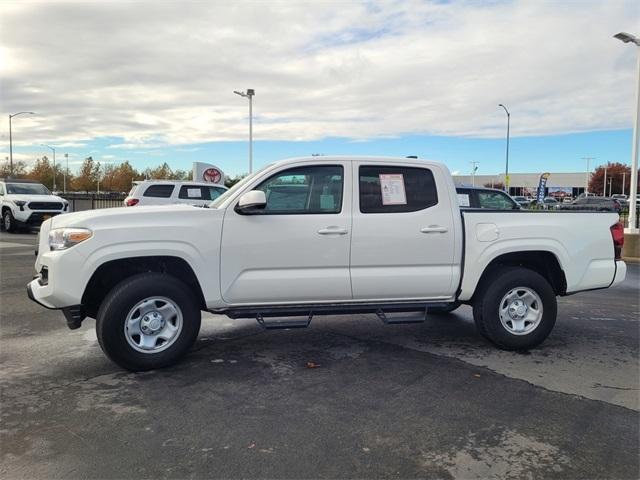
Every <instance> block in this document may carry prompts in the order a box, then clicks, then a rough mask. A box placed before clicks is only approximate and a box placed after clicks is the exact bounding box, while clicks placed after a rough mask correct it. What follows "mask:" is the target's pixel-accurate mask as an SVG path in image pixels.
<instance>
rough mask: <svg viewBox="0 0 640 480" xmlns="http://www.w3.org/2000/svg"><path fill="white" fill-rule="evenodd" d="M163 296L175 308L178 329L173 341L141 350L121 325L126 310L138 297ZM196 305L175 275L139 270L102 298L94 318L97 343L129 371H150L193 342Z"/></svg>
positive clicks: (173, 360)
mask: <svg viewBox="0 0 640 480" xmlns="http://www.w3.org/2000/svg"><path fill="white" fill-rule="evenodd" d="M154 296H156V297H164V298H167V299H169V300H171V301H172V302H173V303H175V304H176V305H177V307H179V310H180V313H181V314H182V329H181V330H180V332H179V333H178V334H177V337H176V338H175V340H173V343H172V344H171V345H170V346H169V347H167V348H166V349H165V350H162V351H160V352H156V353H142V352H139V351H137V350H135V349H134V348H133V347H132V346H131V345H130V344H129V342H128V341H127V338H126V336H125V332H124V325H125V322H126V321H127V316H128V314H129V312H130V311H131V310H132V309H133V308H134V307H135V306H136V305H137V304H138V303H139V302H141V301H142V300H144V299H147V298H152V297H154ZM199 331H200V308H199V306H198V300H197V298H196V296H195V295H194V294H193V293H192V292H191V290H190V289H189V288H188V287H187V286H186V285H185V284H184V283H182V282H181V281H180V280H178V279H177V278H175V277H173V276H171V275H166V274H162V273H142V274H139V275H135V276H133V277H130V278H127V279H126V280H123V281H122V282H120V283H119V284H118V285H116V286H115V287H114V288H113V289H112V290H111V291H110V292H109V293H108V294H107V296H106V297H105V299H104V300H103V302H102V304H101V305H100V308H99V310H98V315H97V319H96V333H97V336H98V342H99V343H100V347H101V348H102V350H103V351H104V353H105V354H106V355H107V356H108V357H109V358H110V359H111V360H113V361H114V362H115V363H117V364H118V365H120V366H121V367H123V368H125V369H127V370H130V371H144V370H153V369H156V368H162V367H167V366H169V365H173V364H175V363H176V362H177V361H178V360H179V359H180V358H181V357H183V356H184V355H185V354H186V353H187V351H188V350H189V349H190V348H191V346H192V345H193V344H194V342H195V341H196V338H197V337H198V333H199Z"/></svg>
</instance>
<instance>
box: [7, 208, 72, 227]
mask: <svg viewBox="0 0 640 480" xmlns="http://www.w3.org/2000/svg"><path fill="white" fill-rule="evenodd" d="M20 213H22V215H20V214H16V215H14V219H15V221H16V223H17V224H19V225H23V226H26V227H39V226H40V225H42V222H44V221H45V220H48V219H49V218H52V217H55V216H56V215H60V214H61V213H64V212H50V211H46V212H31V211H24V212H20Z"/></svg>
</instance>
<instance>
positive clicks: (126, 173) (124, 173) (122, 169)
mask: <svg viewBox="0 0 640 480" xmlns="http://www.w3.org/2000/svg"><path fill="white" fill-rule="evenodd" d="M141 179H143V176H142V175H141V174H140V173H139V172H138V171H137V170H136V169H135V168H133V167H132V166H131V164H130V163H129V162H123V163H121V164H120V165H118V166H117V167H114V166H109V168H105V171H104V175H103V177H102V184H101V189H104V190H110V191H113V192H128V191H129V190H131V185H132V183H133V181H134V180H141Z"/></svg>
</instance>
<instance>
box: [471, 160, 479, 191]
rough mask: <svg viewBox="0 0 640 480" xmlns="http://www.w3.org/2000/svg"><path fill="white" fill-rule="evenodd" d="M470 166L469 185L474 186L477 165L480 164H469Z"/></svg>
mask: <svg viewBox="0 0 640 480" xmlns="http://www.w3.org/2000/svg"><path fill="white" fill-rule="evenodd" d="M469 163H470V164H471V184H472V185H473V186H474V187H475V186H476V172H477V171H478V164H479V163H480V162H475V161H474V162H469Z"/></svg>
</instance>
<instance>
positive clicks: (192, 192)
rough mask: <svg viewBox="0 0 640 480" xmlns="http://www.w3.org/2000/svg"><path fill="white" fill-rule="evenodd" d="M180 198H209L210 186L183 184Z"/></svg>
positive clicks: (179, 194)
mask: <svg viewBox="0 0 640 480" xmlns="http://www.w3.org/2000/svg"><path fill="white" fill-rule="evenodd" d="M178 198H181V199H183V200H209V187H203V186H200V185H182V186H181V187H180V192H179V193H178Z"/></svg>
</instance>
